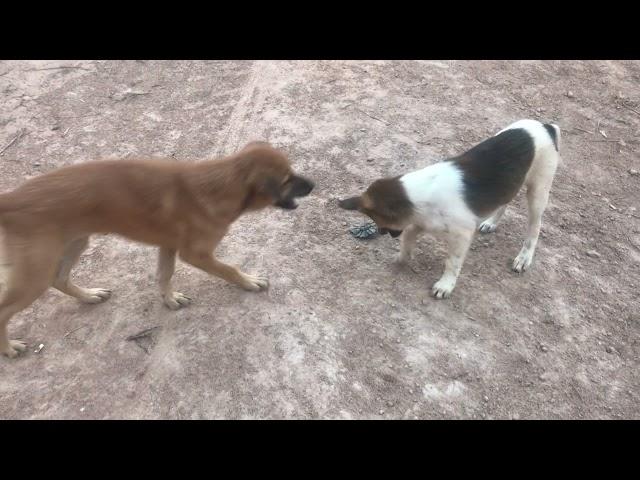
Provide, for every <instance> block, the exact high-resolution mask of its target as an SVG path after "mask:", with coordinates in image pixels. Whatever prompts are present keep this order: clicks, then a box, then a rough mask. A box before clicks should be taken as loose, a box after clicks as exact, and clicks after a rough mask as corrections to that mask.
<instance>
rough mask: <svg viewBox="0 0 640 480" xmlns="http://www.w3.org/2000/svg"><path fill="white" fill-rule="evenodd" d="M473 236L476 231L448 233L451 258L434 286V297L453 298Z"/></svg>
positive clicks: (456, 230) (453, 230) (455, 230)
mask: <svg viewBox="0 0 640 480" xmlns="http://www.w3.org/2000/svg"><path fill="white" fill-rule="evenodd" d="M473 234H474V229H452V230H450V231H449V232H448V234H447V245H448V250H449V257H448V258H447V260H446V262H445V268H444V273H443V274H442V277H440V280H438V281H437V282H436V283H435V284H434V285H433V290H432V292H433V296H434V297H436V298H438V299H442V298H448V297H449V296H451V292H452V291H453V289H454V287H455V286H456V281H457V280H458V275H459V274H460V269H461V268H462V264H463V263H464V258H465V257H466V255H467V251H468V250H469V246H470V245H471V240H473Z"/></svg>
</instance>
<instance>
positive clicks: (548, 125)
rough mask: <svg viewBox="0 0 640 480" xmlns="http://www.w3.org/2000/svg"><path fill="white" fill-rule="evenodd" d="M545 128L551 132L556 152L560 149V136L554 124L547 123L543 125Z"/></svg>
mask: <svg viewBox="0 0 640 480" xmlns="http://www.w3.org/2000/svg"><path fill="white" fill-rule="evenodd" d="M542 126H543V127H544V128H545V130H546V131H547V132H548V133H549V136H550V137H551V140H553V146H554V147H556V152H557V151H558V136H557V134H556V129H555V128H553V125H550V124H548V123H545V124H543V125H542Z"/></svg>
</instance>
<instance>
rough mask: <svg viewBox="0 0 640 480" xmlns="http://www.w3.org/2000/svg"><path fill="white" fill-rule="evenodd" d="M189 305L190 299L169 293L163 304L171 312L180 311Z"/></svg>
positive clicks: (182, 295) (175, 293)
mask: <svg viewBox="0 0 640 480" xmlns="http://www.w3.org/2000/svg"><path fill="white" fill-rule="evenodd" d="M190 303H191V298H189V297H187V296H186V295H184V294H182V293H180V292H171V293H170V294H169V295H165V296H164V304H165V305H166V306H167V307H169V308H170V309H171V310H180V309H181V308H182V307H186V306H187V305H189V304H190Z"/></svg>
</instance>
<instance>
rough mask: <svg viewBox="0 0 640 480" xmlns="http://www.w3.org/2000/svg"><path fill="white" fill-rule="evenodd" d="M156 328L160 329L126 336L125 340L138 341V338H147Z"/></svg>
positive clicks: (151, 329) (149, 329)
mask: <svg viewBox="0 0 640 480" xmlns="http://www.w3.org/2000/svg"><path fill="white" fill-rule="evenodd" d="M156 328H160V327H158V326H156V327H151V328H147V329H145V330H143V331H141V332H140V333H136V334H135V335H130V336H128V337H127V338H126V340H129V341H131V340H138V339H139V338H144V337H148V336H149V335H151V332H153V331H154V330H155V329H156Z"/></svg>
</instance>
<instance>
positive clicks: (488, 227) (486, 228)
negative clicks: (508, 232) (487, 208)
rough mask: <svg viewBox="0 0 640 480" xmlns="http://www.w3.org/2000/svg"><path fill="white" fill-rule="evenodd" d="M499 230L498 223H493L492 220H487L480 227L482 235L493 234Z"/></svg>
mask: <svg viewBox="0 0 640 480" xmlns="http://www.w3.org/2000/svg"><path fill="white" fill-rule="evenodd" d="M497 228H498V224H497V223H493V222H492V221H491V220H485V221H484V222H482V223H481V224H480V226H479V227H478V231H479V232H480V233H493V232H495V231H496V229H497Z"/></svg>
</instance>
